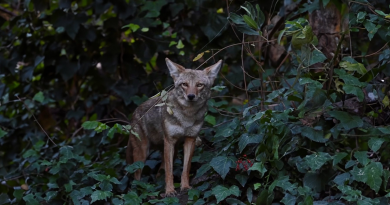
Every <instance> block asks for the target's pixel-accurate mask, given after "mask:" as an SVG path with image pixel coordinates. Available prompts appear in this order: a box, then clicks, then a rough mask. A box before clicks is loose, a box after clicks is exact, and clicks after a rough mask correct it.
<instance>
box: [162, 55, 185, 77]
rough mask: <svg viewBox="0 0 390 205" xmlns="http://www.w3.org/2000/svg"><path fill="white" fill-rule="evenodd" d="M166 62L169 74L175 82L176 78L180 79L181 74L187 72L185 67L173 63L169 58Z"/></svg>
mask: <svg viewBox="0 0 390 205" xmlns="http://www.w3.org/2000/svg"><path fill="white" fill-rule="evenodd" d="M165 62H166V63H167V66H168V69H169V73H170V74H171V76H172V78H173V81H175V80H176V78H177V77H179V75H180V73H181V72H183V71H184V70H185V68H184V67H183V66H181V65H179V64H176V63H174V62H172V61H171V60H169V59H168V58H165Z"/></svg>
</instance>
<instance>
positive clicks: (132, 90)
mask: <svg viewBox="0 0 390 205" xmlns="http://www.w3.org/2000/svg"><path fill="white" fill-rule="evenodd" d="M285 2H286V5H283V3H285ZM288 2H289V4H287V3H288ZM375 2H377V3H375V4H374V3H372V2H371V1H366V0H356V1H340V0H313V1H297V2H293V1H289V0H286V1H284V2H283V1H259V2H256V1H250V2H245V1H215V0H204V1H197V0H186V1H184V0H183V1H174V0H152V1H147V0H100V1H92V0H80V1H72V0H59V1H53V0H42V1H40V0H32V1H30V0H24V1H19V0H18V1H17V0H3V1H0V26H1V29H0V51H1V55H0V81H1V83H0V103H1V105H0V182H1V183H0V204H4V203H5V204H29V205H30V204H31V205H35V204H77V205H78V204H92V203H93V204H105V203H106V204H115V205H116V204H142V203H143V204H251V203H253V204H261V205H263V204H271V203H274V204H285V205H294V204H299V205H311V204H316V205H325V204H333V205H336V204H346V205H355V204H357V205H369V204H371V205H384V204H389V203H390V201H389V198H390V183H389V178H390V171H389V167H390V165H389V164H390V148H389V142H390V100H389V97H390V63H389V62H390V48H389V46H388V42H389V41H390V9H389V5H388V3H386V1H375ZM316 12H323V13H316ZM326 12H328V13H326ZM328 14H329V16H332V18H330V17H329V16H326V15H328ZM331 21H335V22H336V23H335V24H328V22H331ZM332 25H333V26H332ZM321 29H322V30H321ZM323 30H326V32H324V31H323ZM166 57H169V58H170V59H172V60H173V61H174V62H178V63H180V64H182V65H185V66H186V67H192V68H197V67H205V66H207V65H211V64H212V63H215V62H216V61H217V60H219V59H223V60H224V66H223V68H222V69H221V72H220V74H219V78H218V79H217V80H216V81H215V82H216V83H215V87H214V88H213V96H214V97H213V98H212V99H210V101H209V103H208V105H209V110H208V114H207V116H206V117H205V126H204V129H203V130H202V132H201V137H202V140H203V144H202V145H200V146H198V147H197V148H196V150H195V153H194V158H193V162H192V172H191V173H192V174H193V175H192V176H191V177H192V178H193V183H192V187H193V189H191V190H189V191H188V193H181V194H180V195H179V196H178V197H167V198H163V197H161V196H160V194H161V193H163V192H164V180H163V177H162V178H161V177H160V178H156V177H155V174H156V172H157V169H158V166H159V163H160V161H161V158H160V154H159V153H158V152H153V153H152V154H151V156H150V157H149V160H147V161H146V163H145V164H143V163H134V164H132V165H127V164H126V162H125V146H126V144H127V139H128V138H127V135H128V133H129V132H131V127H130V126H129V125H128V122H129V119H130V118H131V113H132V111H133V110H134V109H135V108H136V107H137V106H138V105H140V104H141V103H142V102H143V101H145V100H146V99H148V98H149V97H152V96H153V95H155V94H156V93H159V92H162V91H163V89H166V88H168V87H169V86H171V84H172V79H171V77H170V76H169V74H168V69H167V67H166V65H165V60H164V59H165V58H166ZM178 157H179V158H180V157H182V152H181V151H179V152H178ZM181 163H182V162H181V160H176V161H175V165H174V175H175V176H176V177H177V178H175V182H179V180H180V174H181V168H182V164H181ZM142 167H143V168H144V171H143V178H142V180H141V181H135V180H133V175H132V173H134V171H135V170H136V169H138V168H142Z"/></svg>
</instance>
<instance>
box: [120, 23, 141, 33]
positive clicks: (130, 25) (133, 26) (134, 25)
mask: <svg viewBox="0 0 390 205" xmlns="http://www.w3.org/2000/svg"><path fill="white" fill-rule="evenodd" d="M127 27H129V28H130V29H131V31H132V32H136V31H137V30H138V29H139V28H141V27H140V26H139V25H137V24H133V23H131V24H128V25H126V26H123V27H122V28H127Z"/></svg>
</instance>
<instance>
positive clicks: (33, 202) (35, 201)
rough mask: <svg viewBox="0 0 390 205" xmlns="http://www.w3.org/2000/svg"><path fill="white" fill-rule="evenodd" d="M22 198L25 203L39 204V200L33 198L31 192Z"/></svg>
mask: <svg viewBox="0 0 390 205" xmlns="http://www.w3.org/2000/svg"><path fill="white" fill-rule="evenodd" d="M23 200H24V201H25V202H26V204H29V205H40V203H39V201H38V200H37V199H35V197H34V195H33V194H28V195H26V196H24V197H23Z"/></svg>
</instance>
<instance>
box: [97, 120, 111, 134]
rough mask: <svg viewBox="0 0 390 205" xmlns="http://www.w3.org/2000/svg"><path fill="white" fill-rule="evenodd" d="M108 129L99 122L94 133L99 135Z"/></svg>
mask: <svg viewBox="0 0 390 205" xmlns="http://www.w3.org/2000/svg"><path fill="white" fill-rule="evenodd" d="M108 128H110V127H109V126H107V125H106V124H104V123H101V122H99V125H98V126H97V127H96V128H95V131H96V132H97V133H101V132H102V131H103V130H106V129H108Z"/></svg>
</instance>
